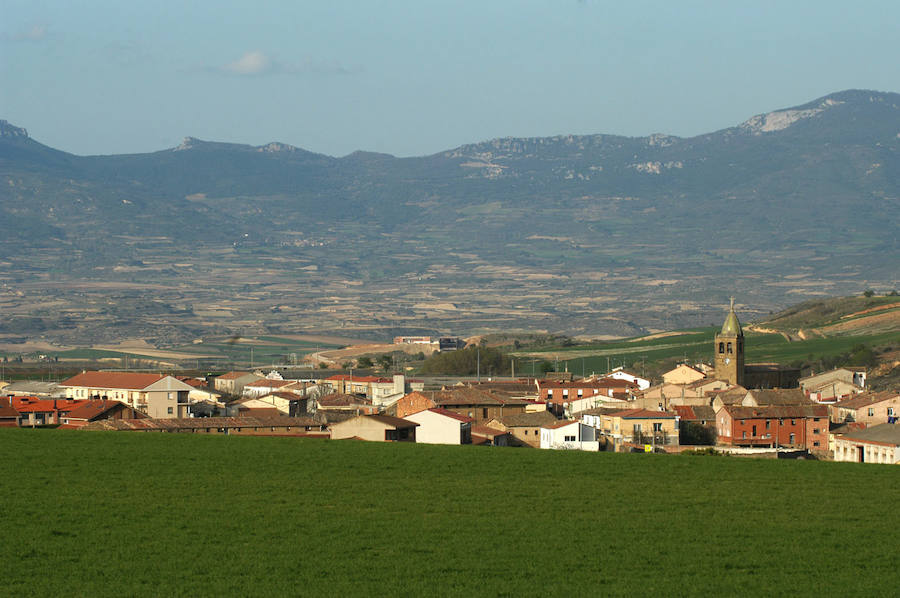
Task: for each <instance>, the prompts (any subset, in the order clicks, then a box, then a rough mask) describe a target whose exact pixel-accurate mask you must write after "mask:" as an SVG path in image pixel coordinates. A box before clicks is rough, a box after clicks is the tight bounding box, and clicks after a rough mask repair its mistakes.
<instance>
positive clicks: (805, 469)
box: [0, 429, 900, 596]
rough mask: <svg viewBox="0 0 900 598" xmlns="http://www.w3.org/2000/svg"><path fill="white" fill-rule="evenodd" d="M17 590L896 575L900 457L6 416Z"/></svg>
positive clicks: (610, 583)
mask: <svg viewBox="0 0 900 598" xmlns="http://www.w3.org/2000/svg"><path fill="white" fill-rule="evenodd" d="M0 449H2V454H3V456H4V458H3V460H2V463H0V474H2V475H0V479H2V480H3V508H2V510H0V529H2V530H3V542H2V543H0V559H2V562H3V563H4V575H3V593H4V594H7V595H11V596H22V595H44V596H48V595H83V596H95V595H106V596H123V595H126V596H129V595H152V596H162V595H180V596H195V595H212V594H226V595H241V596H250V595H254V596H261V595H266V596H274V595H285V594H303V595H334V596H338V595H340V596H344V595H466V596H470V595H479V596H482V595H486V596H517V595H577V596H586V595H623V594H628V595H704V596H709V595H752V594H759V595H784V596H789V595H790V596H793V595H813V594H816V595H821V594H823V593H837V592H841V593H846V594H849V595H857V596H861V595H888V594H893V593H894V592H893V591H892V590H890V587H892V586H893V582H894V578H895V574H896V555H895V550H894V549H892V548H891V547H896V546H898V545H900V530H898V527H897V526H896V525H893V523H892V521H891V516H890V513H892V508H893V504H894V501H895V500H896V498H897V496H898V492H900V477H898V475H897V473H898V470H897V469H896V468H892V467H890V466H879V465H865V466H862V465H856V464H838V463H824V462H811V461H810V462H804V461H756V460H744V459H739V458H733V457H732V458H726V457H721V458H716V457H690V456H664V455H623V454H611V453H599V454H597V453H593V454H588V453H578V452H573V451H553V452H551V451H540V450H528V449H490V448H479V447H435V446H425V445H396V444H395V445H379V444H373V443H362V442H355V441H340V442H337V441H322V440H319V441H313V440H300V439H291V438H241V437H234V436H231V437H199V436H189V435H170V434H158V435H155V434H154V435H151V434H147V435H145V434H140V433H115V432H95V433H89V432H66V431H51V430H37V431H34V430H17V429H12V430H9V429H0Z"/></svg>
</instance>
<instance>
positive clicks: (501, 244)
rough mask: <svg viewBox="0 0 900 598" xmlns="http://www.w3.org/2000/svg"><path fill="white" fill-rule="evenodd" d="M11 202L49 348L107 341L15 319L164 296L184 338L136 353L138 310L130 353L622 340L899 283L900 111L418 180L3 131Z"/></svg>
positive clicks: (360, 161) (281, 151)
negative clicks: (283, 333) (227, 338)
mask: <svg viewBox="0 0 900 598" xmlns="http://www.w3.org/2000/svg"><path fill="white" fill-rule="evenodd" d="M0 183H2V185H0V215H2V218H0V246H2V250H3V257H2V258H0V265H2V266H3V270H0V282H2V284H3V285H4V286H3V289H4V290H3V292H4V293H7V295H8V296H7V297H6V298H4V297H3V296H0V300H4V301H6V302H7V305H8V307H9V308H10V309H11V310H12V313H14V314H15V316H16V317H21V318H26V317H27V318H32V320H30V321H34V320H33V318H38V319H41V321H42V326H43V328H44V329H45V330H46V331H47V332H46V333H47V334H48V338H51V337H52V338H64V339H68V338H69V337H70V336H71V335H70V334H69V332H71V334H74V333H75V332H80V333H82V334H83V333H84V332H85V328H84V327H83V326H87V325H88V324H84V325H83V326H81V325H74V327H71V326H72V324H71V320H70V321H69V326H70V328H71V329H68V328H66V322H65V321H63V320H61V318H63V316H61V315H59V314H54V313H53V312H52V310H49V311H48V310H45V311H41V310H40V309H36V308H35V307H34V305H35V303H34V301H32V300H25V299H22V301H19V300H18V299H16V297H19V298H22V297H32V299H34V298H35V295H34V294H35V293H38V294H39V296H40V297H42V298H43V299H42V301H44V299H45V300H47V301H49V298H50V297H51V296H52V297H53V298H54V300H64V301H66V302H68V303H67V308H66V309H69V310H70V311H69V312H67V313H68V314H69V316H68V317H70V318H71V317H72V316H73V315H75V316H78V318H81V317H82V316H84V314H88V313H97V312H96V311H90V310H91V309H94V308H95V307H96V305H97V304H103V302H104V300H105V301H106V305H115V306H120V304H121V305H125V304H128V303H129V302H132V301H138V300H140V301H146V300H147V293H146V292H134V289H135V288H139V286H138V287H135V286H134V285H145V284H150V283H152V284H153V285H157V286H159V287H161V288H160V291H159V293H158V294H157V295H156V296H154V297H153V298H152V300H153V301H156V302H162V303H164V304H165V305H167V306H169V307H170V308H171V309H166V310H163V311H164V312H165V313H167V314H169V316H170V317H165V318H162V319H160V318H159V314H156V316H154V317H155V319H154V320H152V322H156V326H157V328H154V327H153V326H152V325H151V324H152V322H151V321H146V322H145V325H143V326H138V327H137V329H135V328H134V327H133V326H130V325H129V324H127V322H128V321H130V320H134V321H135V322H141V321H143V320H142V318H144V319H146V318H145V316H143V315H142V313H141V312H140V311H139V310H127V309H126V310H125V312H126V313H124V314H120V315H119V316H118V321H120V324H121V327H122V330H120V331H116V330H113V329H110V328H109V327H108V326H105V325H104V326H105V329H106V331H110V330H111V332H109V334H112V335H113V336H116V337H119V336H122V335H125V336H128V335H135V334H139V335H142V336H144V337H151V338H155V339H158V340H162V339H164V338H168V339H169V340H172V339H173V338H175V339H182V340H183V339H184V338H187V337H188V336H191V335H195V334H199V333H203V332H204V331H209V330H216V331H220V332H221V331H227V330H233V329H235V328H237V329H239V330H245V331H246V330H265V329H272V328H276V327H277V328H284V327H285V326H286V327H288V328H295V329H297V330H306V329H317V330H318V329H322V330H337V329H343V330H346V329H348V328H352V329H359V330H369V329H372V330H377V332H373V333H372V334H373V335H374V334H387V333H388V332H390V331H392V330H410V329H422V330H434V331H443V332H459V333H466V332H473V331H480V330H485V329H490V328H492V327H503V328H508V327H519V328H540V329H547V330H552V331H566V332H568V333H574V334H588V335H602V334H627V333H632V332H635V333H637V332H641V331H646V330H653V329H658V328H662V327H670V326H675V325H677V326H684V325H693V324H700V323H705V322H706V321H707V320H709V319H710V318H711V316H713V315H714V317H715V318H716V319H718V315H717V314H718V313H719V312H718V310H719V307H718V306H719V305H721V304H724V303H725V301H726V297H727V296H728V295H730V294H735V295H737V296H738V298H739V302H740V303H741V304H742V305H743V307H744V309H745V310H746V311H748V312H750V313H757V314H762V313H765V312H766V311H770V310H773V309H777V308H779V307H783V306H785V305H787V304H790V303H793V302H795V299H798V298H801V299H802V298H806V297H809V296H816V295H837V294H847V293H854V292H861V291H862V290H864V289H865V288H868V287H873V288H875V289H881V288H883V289H884V290H890V289H892V288H895V287H896V286H897V284H898V275H900V274H898V270H900V266H898V264H900V235H898V229H900V226H898V225H900V94H896V93H884V92H876V91H863V90H850V91H843V92H839V93H834V94H830V95H828V96H825V97H823V98H819V99H817V100H814V101H812V102H809V103H807V104H804V105H802V106H796V107H793V108H788V109H784V110H778V111H774V112H770V113H766V114H760V115H757V116H753V117H751V118H749V119H748V120H746V121H745V122H743V123H741V124H739V125H737V126H734V127H731V128H728V129H724V130H721V131H716V132H713V133H709V134H705V135H700V136H697V137H691V138H680V137H673V136H669V135H663V134H657V135H650V136H647V137H622V136H613V135H565V136H556V137H544V138H503V139H494V140H490V141H485V142H481V143H474V144H470V145H464V146H461V147H458V148H455V149H452V150H448V151H445V152H441V153H438V154H434V155H431V156H424V157H415V158H396V157H393V156H390V155H386V154H375V153H367V152H355V153H353V154H350V155H348V156H344V157H340V158H337V157H331V156H325V155H322V154H316V153H312V152H309V151H306V150H303V149H300V148H296V147H293V146H291V145H288V144H286V143H280V142H273V143H269V144H266V145H263V146H250V145H239V144H229V143H217V142H211V141H201V140H198V139H195V138H192V137H187V138H185V140H184V142H183V143H182V144H181V145H179V146H178V147H176V148H171V149H166V150H162V151H158V152H153V153H148V154H131V155H112V156H76V155H72V154H68V153H65V152H62V151H59V150H55V149H53V148H50V147H47V146H45V145H42V144H41V143H39V142H37V141H35V140H33V139H31V138H30V137H28V135H27V133H26V132H25V130H24V129H22V128H20V127H17V126H15V125H12V124H9V123H7V122H6V121H0ZM86 283H89V284H86ZM79 284H81V285H82V287H83V288H82V291H75V290H72V289H77V288H78V285H79ZM104 285H105V286H104ZM128 285H132V287H128ZM196 285H206V286H205V287H204V293H203V294H202V296H200V295H196V293H197V291H196V290H195V289H193V288H192V287H193V286H196ZM61 289H69V290H61ZM98 289H100V290H98ZM103 289H106V290H103ZM109 289H117V290H115V291H114V292H112V291H109ZM123 289H125V290H124V291H123ZM79 292H80V293H81V295H78V293H79ZM111 292H112V294H110V293H111ZM17 293H23V295H18V294H17ZM241 293H244V295H243V296H245V298H246V301H243V302H241V303H240V307H239V308H238V307H235V306H234V305H237V304H234V305H232V304H231V303H229V301H232V300H234V297H235V296H236V295H239V294H241ZM78 297H81V299H78ZM72 302H75V303H76V304H77V305H75V304H73V303H72ZM110 302H111V303H110ZM37 304H38V305H40V304H42V302H41V301H38V303H37ZM92 306H93V307H92ZM229 306H231V307H229ZM85 310H88V311H85ZM198 314H199V315H198ZM204 314H205V315H204ZM286 315H290V317H287V318H286V317H285V316H286ZM78 318H76V319H78ZM114 319H115V318H114ZM88 320H90V321H91V322H93V324H92V325H96V324H97V323H98V322H106V323H107V324H108V323H109V322H107V320H104V319H102V318H101V319H99V320H97V321H94V320H91V319H90V318H88ZM80 326H81V327H80ZM104 326H101V328H104ZM13 328H15V327H13ZM113 328H114V327H113ZM162 329H166V330H168V332H167V333H165V334H161V333H159V330H162ZM67 330H68V331H69V332H67ZM2 333H4V330H3V329H2V327H0V334H2ZM6 333H8V334H21V331H19V330H18V329H16V330H12V331H10V330H7V331H6ZM95 334H100V336H103V334H106V332H103V333H95Z"/></svg>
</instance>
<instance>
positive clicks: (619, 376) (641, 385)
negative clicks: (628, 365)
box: [603, 367, 650, 390]
mask: <svg viewBox="0 0 900 598" xmlns="http://www.w3.org/2000/svg"><path fill="white" fill-rule="evenodd" d="M603 377H604V378H612V379H614V380H627V381H628V382H631V383H633V384H637V387H638V389H639V390H647V389H648V388H650V381H649V380H647V379H646V378H641V377H640V376H638V375H637V374H632V373H631V372H628V371H625V370H624V369H622V368H621V367H617V368H615V369H614V370H613V371H611V372H610V373H608V374H606V375H605V376H603Z"/></svg>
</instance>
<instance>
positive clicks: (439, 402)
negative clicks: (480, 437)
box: [433, 387, 531, 424]
mask: <svg viewBox="0 0 900 598" xmlns="http://www.w3.org/2000/svg"><path fill="white" fill-rule="evenodd" d="M433 400H434V402H435V405H436V406H437V407H441V408H442V409H447V410H449V411H453V412H455V413H458V414H459V415H465V416H466V417H471V418H472V419H474V420H475V423H478V424H481V423H485V422H488V421H490V420H492V419H494V418H502V417H503V416H504V415H513V414H515V413H524V412H525V410H526V408H527V407H528V406H529V405H531V403H530V402H528V401H524V400H521V399H507V398H504V397H501V396H498V395H494V394H491V393H487V392H482V391H480V390H475V389H474V388H466V387H464V388H454V389H452V390H442V391H440V392H436V393H434V395H433Z"/></svg>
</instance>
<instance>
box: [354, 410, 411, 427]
mask: <svg viewBox="0 0 900 598" xmlns="http://www.w3.org/2000/svg"><path fill="white" fill-rule="evenodd" d="M360 417H368V418H371V419H374V420H375V421H378V422H381V423H383V424H387V425H388V426H391V427H394V428H415V427H416V426H418V425H419V424H417V423H416V422H411V421H409V420H408V419H402V418H400V417H394V416H392V415H382V414H380V413H375V414H372V415H360Z"/></svg>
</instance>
